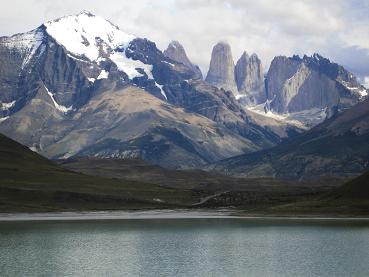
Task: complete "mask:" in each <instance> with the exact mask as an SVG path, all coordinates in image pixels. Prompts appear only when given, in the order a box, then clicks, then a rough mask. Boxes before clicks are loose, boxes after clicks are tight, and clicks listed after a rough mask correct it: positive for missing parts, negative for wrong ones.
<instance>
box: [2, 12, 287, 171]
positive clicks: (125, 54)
mask: <svg viewBox="0 0 369 277" xmlns="http://www.w3.org/2000/svg"><path fill="white" fill-rule="evenodd" d="M70 30H73V32H71V31H70ZM0 61H1V63H0V73H1V74H0V88H1V90H0V104H1V109H0V111H1V113H0V132H3V133H4V134H6V135H8V136H10V137H11V138H13V139H15V140H17V141H19V142H21V143H23V144H25V145H27V146H29V147H31V148H32V149H33V150H35V151H38V152H39V153H41V154H43V155H46V156H47V157H50V158H57V157H70V156H74V155H89V156H93V155H98V156H102V157H131V156H134V157H142V158H145V159H148V160H150V161H153V162H155V163H160V164H161V165H163V166H170V167H177V168H178V167H179V168H181V167H186V168H187V167H197V166H200V165H203V164H204V163H208V162H212V161H214V160H219V159H223V158H226V157H230V156H233V155H235V154H241V153H243V152H250V151H256V150H258V149H263V148H266V147H271V146H272V145H274V144H275V143H277V142H279V140H280V137H279V136H278V134H276V133H274V132H272V131H270V130H267V129H266V128H264V127H261V126H258V125H257V124H255V123H254V122H252V121H250V120H249V118H248V115H247V113H245V111H244V110H243V109H242V107H241V106H240V105H239V103H238V102H237V101H236V99H235V98H234V97H233V95H232V94H231V93H227V92H224V91H223V90H220V89H217V88H216V87H213V86H211V85H209V84H207V83H206V82H204V81H202V80H201V79H199V78H198V74H197V72H196V70H194V69H193V68H191V67H189V66H188V64H187V65H185V64H184V63H183V62H178V61H175V60H173V59H171V58H169V57H166V56H165V55H164V54H163V53H162V52H161V51H160V50H159V49H157V47H156V45H155V43H153V42H151V41H149V40H147V39H143V38H136V37H134V36H132V35H129V34H126V33H124V32H122V31H121V30H119V29H118V28H117V27H116V26H114V25H112V24H111V23H110V22H108V21H106V20H104V19H102V18H100V17H96V16H94V15H92V14H90V13H86V12H83V13H80V14H78V15H75V16H68V17H64V18H61V19H58V20H55V21H50V22H48V23H45V24H43V25H42V26H40V27H39V28H37V29H36V30H34V31H32V32H30V33H25V34H20V35H16V36H13V37H4V38H1V39H0ZM113 96H114V97H113ZM123 104H124V105H123ZM178 107H180V108H178ZM182 108H184V109H182ZM206 149H207V150H206Z"/></svg>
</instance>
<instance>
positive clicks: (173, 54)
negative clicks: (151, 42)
mask: <svg viewBox="0 0 369 277" xmlns="http://www.w3.org/2000/svg"><path fill="white" fill-rule="evenodd" d="M163 54H164V56H166V57H168V58H170V59H172V60H173V61H176V62H179V63H182V64H184V65H185V66H187V67H189V68H191V69H192V70H193V71H195V72H196V75H197V76H198V78H199V79H202V73H201V70H200V68H199V67H198V66H197V65H195V64H193V63H192V62H191V61H190V59H189V58H188V56H187V54H186V51H185V49H184V47H183V46H182V44H180V43H179V42H178V41H172V42H171V43H170V44H169V45H168V47H167V49H165V50H164V52H163Z"/></svg>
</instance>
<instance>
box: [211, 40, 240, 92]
mask: <svg viewBox="0 0 369 277" xmlns="http://www.w3.org/2000/svg"><path fill="white" fill-rule="evenodd" d="M205 81H206V82H208V83H209V84H211V85H214V86H216V87H218V88H223V89H225V90H230V91H232V92H233V93H234V94H238V90H237V85H236V81H235V74H234V61H233V57H232V52H231V47H230V46H229V44H228V43H225V42H219V43H217V44H216V45H215V46H214V48H213V52H212V53H211V60H210V66H209V71H208V74H207V76H206V79H205Z"/></svg>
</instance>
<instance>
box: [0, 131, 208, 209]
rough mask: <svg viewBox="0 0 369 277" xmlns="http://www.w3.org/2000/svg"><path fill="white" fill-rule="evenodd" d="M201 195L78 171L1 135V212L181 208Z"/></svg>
mask: <svg viewBox="0 0 369 277" xmlns="http://www.w3.org/2000/svg"><path fill="white" fill-rule="evenodd" d="M200 196H201V195H195V194H194V193H193V192H191V191H190V190H181V189H172V188H165V187H161V186H158V185H153V184H147V183H144V182H135V181H127V180H123V179H119V180H118V179H111V178H103V177H96V176H95V177H92V176H87V175H84V174H80V173H75V172H72V171H69V170H66V169H63V168H61V167H59V166H58V165H56V164H54V163H52V162H50V161H49V160H47V159H45V158H44V157H42V156H40V155H38V154H37V153H34V152H32V151H31V150H29V149H28V148H27V147H25V146H23V145H21V144H19V143H17V142H15V141H13V140H11V139H9V138H7V137H5V136H3V135H0V211H47V210H84V209H88V210H91V209H135V208H161V207H168V206H169V207H172V206H176V207H177V206H183V205H188V204H191V203H193V202H196V201H198V200H199V198H200Z"/></svg>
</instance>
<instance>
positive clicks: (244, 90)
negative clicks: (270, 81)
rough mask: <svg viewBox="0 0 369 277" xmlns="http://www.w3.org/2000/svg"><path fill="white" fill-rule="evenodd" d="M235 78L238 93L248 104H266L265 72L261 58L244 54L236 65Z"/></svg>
mask: <svg viewBox="0 0 369 277" xmlns="http://www.w3.org/2000/svg"><path fill="white" fill-rule="evenodd" d="M235 78H236V83H237V88H238V93H239V95H240V96H241V97H243V98H244V100H243V101H245V102H246V104H260V103H263V102H265V100H266V94H265V90H264V71H263V66H262V64H261V61H260V59H259V57H258V56H257V55H256V54H252V55H251V57H249V56H248V55H247V53H246V52H244V53H243V54H242V56H241V57H240V58H239V60H238V61H237V64H236V68H235Z"/></svg>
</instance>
